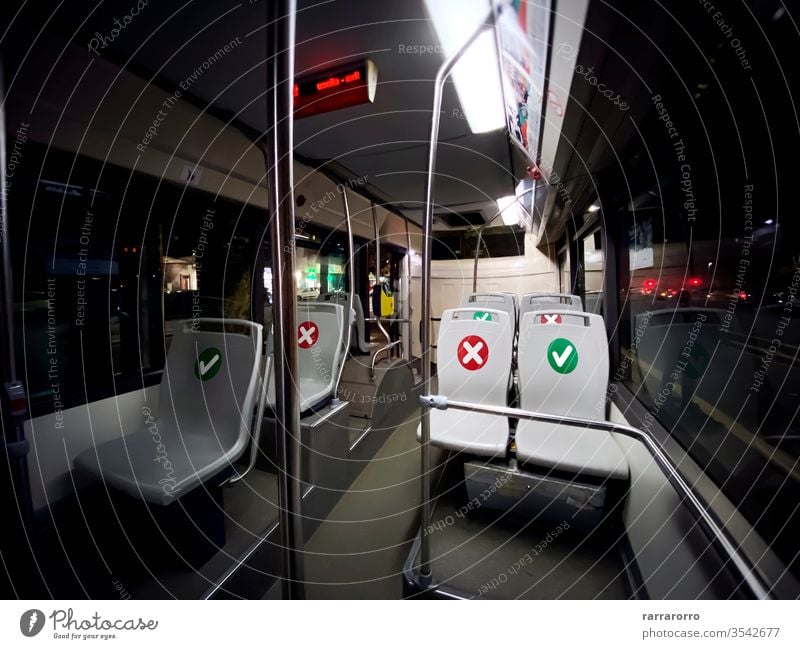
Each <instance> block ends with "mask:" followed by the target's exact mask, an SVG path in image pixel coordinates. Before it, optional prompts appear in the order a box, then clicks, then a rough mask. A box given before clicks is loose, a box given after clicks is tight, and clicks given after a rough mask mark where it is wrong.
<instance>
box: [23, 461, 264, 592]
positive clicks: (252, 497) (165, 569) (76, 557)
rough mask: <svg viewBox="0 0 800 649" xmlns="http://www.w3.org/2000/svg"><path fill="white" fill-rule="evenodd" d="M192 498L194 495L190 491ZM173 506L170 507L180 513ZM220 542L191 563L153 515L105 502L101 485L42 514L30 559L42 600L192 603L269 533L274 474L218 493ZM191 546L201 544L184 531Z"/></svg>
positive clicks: (198, 535)
mask: <svg viewBox="0 0 800 649" xmlns="http://www.w3.org/2000/svg"><path fill="white" fill-rule="evenodd" d="M193 493H194V492H193ZM179 502H180V503H181V504H180V505H179V504H177V503H176V504H175V505H173V506H178V507H182V506H183V504H182V503H183V502H184V498H182V499H181V500H180V501H179ZM223 508H224V525H225V541H224V544H223V545H222V546H221V547H216V546H212V548H211V550H210V551H209V552H208V553H207V555H206V556H203V558H202V560H201V561H193V560H192V559H191V558H190V557H188V555H187V554H186V553H185V552H184V551H182V550H180V549H179V548H176V547H175V546H174V545H173V543H172V541H171V540H170V539H169V537H168V535H166V534H164V533H163V531H164V528H165V519H168V518H170V517H174V516H175V515H176V514H179V513H180V512H175V511H169V512H165V511H159V509H161V510H164V509H165V508H158V507H152V508H150V507H147V506H146V505H145V504H144V503H142V502H140V501H136V500H134V499H132V498H129V497H127V496H121V495H120V494H114V495H112V496H111V497H110V498H109V495H108V493H107V492H106V491H105V489H104V488H103V486H102V485H94V486H92V487H90V488H88V489H85V490H81V491H79V492H77V493H76V494H75V496H74V497H72V498H69V499H68V500H67V501H66V502H65V503H63V504H62V505H60V506H59V507H58V508H53V509H52V510H51V511H50V516H51V520H50V521H49V525H48V527H49V528H50V532H48V533H47V534H46V535H45V537H44V539H43V541H42V543H41V548H40V549H39V551H38V552H37V556H38V557H39V571H40V579H41V581H42V582H43V587H42V588H41V590H43V591H44V592H43V593H42V596H43V597H53V598H65V599H75V598H91V599H113V598H118V597H119V598H123V599H128V598H132V599H169V598H178V599H197V598H201V597H203V596H204V595H205V593H206V592H207V591H209V590H210V589H211V588H212V587H213V585H214V584H215V583H216V581H217V580H218V579H219V578H220V576H221V575H223V574H224V573H225V572H226V571H227V570H228V569H229V568H230V566H231V564H233V563H235V561H236V560H237V559H238V557H240V556H241V555H242V554H243V553H244V552H246V551H247V549H248V548H249V547H251V546H252V545H253V543H254V542H257V540H259V539H260V538H261V537H262V536H263V535H264V533H265V532H266V531H267V530H268V529H269V528H271V527H272V526H274V524H275V521H276V520H277V512H278V486H277V477H276V476H275V475H274V474H271V473H266V472H263V471H253V472H251V473H250V474H249V475H248V476H247V477H246V478H245V479H244V480H242V481H241V482H239V483H237V484H235V485H233V486H232V487H230V488H226V489H224V490H223ZM190 534H191V539H190V543H191V544H192V545H201V544H202V543H203V541H204V539H203V533H202V531H200V530H196V531H195V530H190Z"/></svg>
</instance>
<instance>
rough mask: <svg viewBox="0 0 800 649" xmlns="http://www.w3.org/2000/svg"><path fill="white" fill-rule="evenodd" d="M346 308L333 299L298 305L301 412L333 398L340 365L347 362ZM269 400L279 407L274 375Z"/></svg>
mask: <svg viewBox="0 0 800 649" xmlns="http://www.w3.org/2000/svg"><path fill="white" fill-rule="evenodd" d="M344 359H345V354H344V307H343V306H342V305H341V304H338V303H337V304H334V303H333V302H308V303H304V304H298V305H297V380H296V385H295V386H294V387H295V389H296V390H297V392H298V396H299V399H300V411H301V412H306V411H308V410H312V409H313V408H315V407H317V406H319V405H320V404H321V403H323V402H325V401H327V400H328V399H330V398H331V397H333V396H334V395H333V392H334V390H335V389H336V378H337V377H338V375H339V368H340V367H341V364H342V363H344ZM267 403H268V404H269V406H270V407H271V408H273V409H274V408H275V381H274V374H273V375H271V376H270V381H269V385H268V391H267Z"/></svg>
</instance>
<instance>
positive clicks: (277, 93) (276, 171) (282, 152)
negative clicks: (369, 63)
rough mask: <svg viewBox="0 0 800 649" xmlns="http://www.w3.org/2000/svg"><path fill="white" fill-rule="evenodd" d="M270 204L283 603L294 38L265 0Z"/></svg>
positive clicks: (280, 5) (297, 558) (289, 484)
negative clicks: (269, 53) (268, 58)
mask: <svg viewBox="0 0 800 649" xmlns="http://www.w3.org/2000/svg"><path fill="white" fill-rule="evenodd" d="M266 5H267V30H266V32H267V39H268V40H267V46H268V48H267V51H270V52H274V54H273V56H272V58H271V59H270V60H269V62H268V66H267V91H266V100H267V128H268V129H269V130H268V131H267V134H266V136H265V138H264V140H265V142H264V145H263V147H264V155H265V158H266V165H267V202H268V209H269V215H270V222H269V232H270V244H271V245H270V247H271V254H272V284H273V285H272V312H273V318H272V320H273V336H274V347H275V353H274V359H273V363H274V366H275V404H276V406H275V419H276V422H278V424H279V425H282V428H283V430H282V431H281V430H279V431H278V434H277V435H276V437H277V440H278V458H279V461H280V464H281V466H280V475H279V480H278V485H279V490H278V493H279V499H280V508H279V519H278V520H279V522H280V535H281V551H282V555H283V570H284V574H283V581H282V590H283V597H284V599H302V598H303V596H304V584H303V557H302V551H303V521H302V483H301V474H300V471H301V443H300V404H299V400H298V395H297V390H296V389H295V388H296V385H297V381H296V376H297V339H296V337H297V294H296V288H295V278H294V265H295V255H294V234H295V224H294V191H293V185H294V179H293V173H292V172H293V170H292V164H293V162H292V150H293V138H294V115H293V93H292V91H293V87H294V34H295V9H296V6H295V0H274V1H273V2H267V3H266Z"/></svg>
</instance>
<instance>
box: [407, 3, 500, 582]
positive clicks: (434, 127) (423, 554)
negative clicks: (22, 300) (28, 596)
mask: <svg viewBox="0 0 800 649" xmlns="http://www.w3.org/2000/svg"><path fill="white" fill-rule="evenodd" d="M493 28H494V10H491V11H489V14H488V15H487V17H486V19H485V20H483V21H482V22H481V24H480V25H479V26H478V28H477V29H476V30H475V31H474V32H473V34H472V35H471V36H470V37H469V38H468V39H467V40H466V41H465V42H464V44H463V45H461V47H459V48H458V50H456V51H455V52H453V54H452V55H450V56H449V57H448V58H447V59H446V60H445V61H444V63H442V66H441V67H440V68H439V71H438V72H437V73H436V80H435V81H434V86H433V109H432V113H431V134H430V141H429V142H428V168H427V174H426V178H425V213H424V216H423V222H422V319H421V322H420V327H421V329H422V331H421V334H422V341H421V342H422V386H421V390H422V392H421V394H430V391H431V231H432V229H433V192H434V171H435V169H436V152H437V149H438V146H439V121H440V119H441V113H442V94H443V92H444V82H445V81H446V80H447V77H448V76H450V73H451V72H452V71H453V68H454V67H455V65H456V63H458V60H459V59H460V58H461V56H462V55H463V54H464V52H466V51H467V50H468V49H469V47H470V46H471V45H472V44H473V43H474V42H475V41H476V40H477V39H478V37H479V36H480V35H481V34H482V33H483V32H484V31H486V30H487V29H493ZM420 437H421V441H420V443H421V445H422V448H421V453H420V455H421V472H422V475H421V476H420V478H421V480H422V521H421V526H422V530H423V533H422V534H420V537H421V543H420V563H419V579H420V585H421V586H423V587H427V586H429V585H430V583H431V581H432V575H431V566H430V561H431V556H430V555H431V546H430V538H429V536H428V535H427V534H425V533H424V531H425V530H426V529H427V528H428V525H430V520H431V475H430V471H431V449H430V442H431V413H430V410H429V409H428V408H426V407H423V408H422V413H421V418H420Z"/></svg>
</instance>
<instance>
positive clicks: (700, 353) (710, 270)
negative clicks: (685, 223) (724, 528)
mask: <svg viewBox="0 0 800 649" xmlns="http://www.w3.org/2000/svg"><path fill="white" fill-rule="evenodd" d="M749 194H750V192H749V190H748V189H747V187H745V191H744V194H743V197H742V202H743V205H744V206H745V207H744V208H743V210H742V211H741V212H740V213H739V214H731V215H730V218H727V219H726V220H725V221H724V222H723V224H722V225H721V226H720V227H721V228H722V230H721V232H720V231H717V232H716V233H715V232H712V229H711V228H709V231H707V232H704V230H703V229H702V228H695V229H694V232H693V234H694V236H693V237H692V239H691V240H689V239H688V238H687V237H686V236H685V235H686V232H687V230H686V229H685V228H683V227H682V226H681V220H680V219H662V218H661V217H660V212H657V211H648V210H640V211H638V212H637V213H636V214H635V215H634V214H633V213H630V212H629V213H628V222H627V227H626V231H627V246H626V245H624V242H623V245H622V246H621V247H622V250H621V251H620V256H619V257H618V264H619V266H620V267H621V268H623V267H624V268H626V269H627V270H626V272H625V273H622V276H621V278H620V286H625V287H627V290H626V291H623V293H624V295H625V296H626V298H627V299H623V302H622V303H621V305H620V307H621V309H622V313H623V315H622V322H621V323H620V324H621V326H620V333H621V338H622V349H621V352H622V361H621V363H620V367H619V368H618V369H617V375H616V376H615V377H614V378H616V379H621V380H623V381H624V382H626V383H627V384H628V385H629V386H630V387H631V389H632V390H633V391H634V392H635V394H636V396H637V397H638V398H639V399H640V400H642V401H643V402H644V404H645V405H646V406H647V408H648V414H647V416H646V420H645V428H646V429H647V428H650V427H651V426H652V425H653V422H655V421H657V422H659V423H660V424H661V425H663V426H664V427H665V428H666V429H667V430H669V431H670V432H671V434H672V435H673V436H674V437H675V438H676V439H677V440H678V441H679V442H680V443H681V445H682V446H683V447H684V448H685V449H686V450H687V451H688V452H689V453H690V454H691V455H692V457H693V458H694V459H695V460H696V461H697V462H698V463H699V464H700V465H701V466H703V467H705V469H706V471H707V472H708V474H709V475H710V476H711V478H712V479H713V480H714V481H715V482H716V483H717V484H718V485H720V487H721V488H722V489H723V491H724V492H725V494H726V495H727V496H728V497H729V498H731V499H732V500H733V501H734V503H735V504H736V505H737V506H738V507H739V508H740V509H741V511H742V512H743V514H744V515H745V516H746V517H747V518H748V519H749V520H750V521H751V522H752V523H753V524H754V525H755V527H756V529H757V530H758V531H759V532H760V533H761V534H762V535H763V536H764V537H765V538H766V539H767V540H768V541H769V542H770V543H772V544H773V548H774V549H775V550H776V551H777V552H778V553H779V554H780V555H781V556H782V557H783V559H784V560H785V561H786V562H787V563H788V564H790V565H791V566H793V567H794V569H795V571H796V569H797V542H796V540H797V532H798V529H800V516H799V515H798V503H799V502H800V465H798V455H800V426H798V421H797V412H798V408H797V404H798V398H800V394H798V389H799V386H800V367H799V366H798V360H797V358H798V349H800V347H799V345H800V320H798V316H800V312H799V311H798V306H797V305H798V302H797V295H798V290H799V289H800V265H798V254H797V253H798V251H797V247H796V244H795V243H794V242H795V241H796V239H795V238H794V237H791V236H789V232H788V231H784V226H782V225H779V224H778V223H777V222H776V220H775V219H773V218H768V217H767V216H765V215H763V214H762V215H759V216H756V214H755V213H754V212H753V211H752V210H751V209H750V207H749V201H750V200H751V197H750V196H749ZM656 214H659V216H656Z"/></svg>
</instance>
